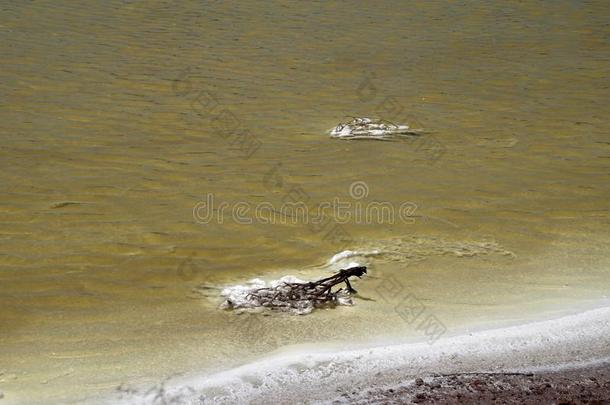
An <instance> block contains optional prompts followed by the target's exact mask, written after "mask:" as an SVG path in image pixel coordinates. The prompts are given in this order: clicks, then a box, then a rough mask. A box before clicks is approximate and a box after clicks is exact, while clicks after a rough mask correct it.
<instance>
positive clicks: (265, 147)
mask: <svg viewBox="0 0 610 405" xmlns="http://www.w3.org/2000/svg"><path fill="white" fill-rule="evenodd" d="M1 8H2V12H1V14H0V37H1V38H2V40H1V41H0V54H1V56H2V58H1V59H2V62H1V63H2V68H1V69H0V102H1V106H2V107H1V109H0V137H1V141H2V142H1V143H2V145H1V147H0V148H1V149H0V151H1V152H0V155H1V160H0V162H1V163H0V164H1V170H0V185H1V186H2V199H1V201H0V217H1V225H0V240H1V245H0V246H1V247H0V300H1V301H0V302H1V305H0V333H1V341H0V389H2V390H3V391H4V392H5V396H6V400H11V399H13V400H15V399H20V400H22V401H30V402H31V401H35V402H40V401H41V400H43V399H44V401H45V402H61V401H78V400H83V398H87V397H90V396H95V395H98V394H99V393H103V392H107V391H111V390H113V389H115V388H116V387H117V386H119V385H120V384H121V383H127V384H139V383H143V384H147V383H151V384H152V383H156V382H158V381H159V380H161V379H162V378H163V377H165V376H168V375H172V374H176V373H181V372H193V371H197V370H200V371H205V370H212V369H220V368H226V367H230V366H233V365H238V364H242V363H243V362H245V361H248V360H250V359H254V358H256V357H258V356H261V355H264V354H266V353H269V352H271V351H273V350H275V349H277V348H278V347H280V346H284V345H289V344H299V343H307V342H313V341H318V342H319V341H328V342H335V343H337V344H340V345H346V344H348V343H354V344H355V343H363V342H371V341H377V342H384V341H397V340H402V341H404V340H409V339H413V340H417V339H426V338H427V337H428V336H427V335H426V330H422V329H421V328H418V322H420V320H422V319H428V318H429V317H434V319H437V320H438V321H439V322H440V323H441V324H442V327H443V328H445V329H446V332H445V333H446V334H451V333H458V332H459V331H460V330H463V329H464V328H466V327H477V325H478V326H480V325H488V324H490V323H498V324H502V323H506V322H515V321H518V320H522V319H525V318H528V317H535V316H537V315H536V314H538V315H539V314H543V313H548V312H549V311H559V310H570V308H576V307H577V306H579V305H582V304H583V303H586V302H589V301H590V300H595V299H599V298H601V297H603V296H605V295H607V294H608V292H609V291H610V277H609V276H610V267H609V265H610V254H609V253H610V252H609V249H608V246H609V242H610V233H609V232H608V230H609V225H610V211H609V210H610V205H609V201H610V190H609V184H610V170H609V168H610V137H609V134H608V121H607V117H608V115H609V113H610V111H609V108H608V85H609V83H608V62H609V55H610V44H609V43H608V36H607V30H608V20H609V17H610V10H609V7H608V4H607V2H604V1H592V2H586V3H584V2H577V1H559V2H551V1H548V2H533V1H525V2H520V3H518V4H504V3H503V4H501V5H490V4H489V3H488V2H483V1H476V2H468V3H466V4H462V2H446V1H414V2H408V3H405V2H399V1H387V2H384V3H382V4H381V3H380V4H377V3H375V4H374V5H373V4H368V5H365V4H363V3H356V2H346V3H344V2H341V3H340V2H326V1H319V2H292V1H281V2H242V3H239V4H235V3H225V2H219V1H210V2H207V1H185V2H180V3H179V4H178V3H174V2H169V1H156V0H149V1H122V2H120V1H112V2H102V1H94V2H88V3H87V4H76V3H74V2H67V1H53V2H51V1H38V2H22V1H4V2H3V5H2V6H1ZM346 116H366V117H371V116H372V117H378V118H382V119H386V120H389V121H391V122H397V123H408V124H410V125H412V126H414V127H422V128H425V129H426V133H425V135H424V136H422V137H420V139H418V140H416V141H397V142H372V141H341V140H333V139H330V138H329V137H328V134H327V133H326V131H327V130H328V129H330V128H332V127H334V126H335V125H337V124H338V123H339V122H345V121H347V120H349V118H347V117H346ZM355 182H359V183H355ZM210 195H213V198H214V204H215V206H214V207H215V210H214V211H211V213H212V214H213V215H211V217H210V218H211V219H210V218H208V219H210V220H209V221H201V220H200V221H199V222H198V221H196V220H195V219H194V217H193V208H194V207H196V206H197V204H198V203H199V204H200V205H199V206H198V207H200V208H201V207H204V208H205V207H209V204H208V205H207V206H205V205H201V204H203V203H204V202H206V203H207V201H208V200H207V198H208V196H210ZM335 199H338V200H340V201H341V202H342V203H347V204H350V207H351V208H350V209H352V210H355V209H356V207H357V203H359V204H361V206H363V207H364V206H367V204H369V203H372V202H378V203H384V204H386V206H388V207H392V208H393V209H395V213H396V217H395V218H394V221H392V222H393V223H389V221H381V222H383V223H378V222H379V221H369V222H373V223H368V224H367V223H366V221H365V220H357V219H356V218H355V217H353V216H352V218H350V219H349V220H348V221H343V219H345V218H344V217H340V216H338V215H336V214H337V213H332V212H331V213H329V214H328V215H327V216H326V220H327V221H328V222H325V223H324V224H325V227H322V226H321V225H320V226H312V225H311V224H307V223H304V222H305V221H300V220H298V218H297V220H296V221H294V223H293V221H283V223H282V221H275V223H265V222H269V221H263V220H260V218H254V214H255V207H257V206H260V205H261V204H263V206H265V207H267V208H268V207H269V206H272V207H273V209H280V208H278V207H281V204H282V203H285V202H295V201H302V202H304V203H306V204H307V205H308V206H309V207H313V206H317V205H319V204H323V203H325V202H333V201H334V200H335ZM220 204H224V205H226V206H228V207H229V208H225V209H221V206H220ZM240 204H241V205H240ZM403 204H407V205H406V207H408V209H407V212H408V218H406V220H403V219H404V218H402V217H400V216H399V214H400V212H399V207H401V205H403ZM239 206H241V207H247V209H248V211H239V213H240V218H242V219H243V218H245V219H244V220H243V221H241V222H248V221H247V219H248V218H250V219H253V218H254V219H253V220H252V223H250V224H245V223H238V221H235V220H234V219H232V212H233V211H232V210H233V209H235V207H239ZM241 209H244V210H245V209H246V208H241ZM197 212H198V214H199V215H200V217H205V215H206V212H205V209H204V210H203V211H201V210H200V211H197ZM244 212H246V214H244ZM269 212H271V211H267V213H269ZM350 212H355V211H350ZM354 215H355V214H354ZM204 219H205V218H204ZM200 222H207V223H205V224H204V223H200ZM341 222H345V223H341ZM344 249H351V250H367V249H368V251H372V250H375V249H378V250H381V251H383V254H378V255H371V256H370V257H368V258H367V260H368V261H369V266H370V269H369V276H368V277H366V278H365V279H363V280H362V281H359V282H357V283H356V284H355V286H356V288H357V289H358V290H359V292H360V294H361V297H362V299H357V300H356V305H355V306H353V307H341V308H337V309H335V310H326V311H316V312H314V313H312V314H311V315H308V316H302V317H294V316H293V317H291V316H251V315H248V314H244V315H239V316H236V315H235V314H233V313H231V312H225V311H220V310H218V309H217V307H216V304H217V302H216V301H215V300H214V299H213V292H214V291H215V290H214V288H216V287H218V286H222V285H226V284H237V283H242V282H244V281H245V280H248V279H250V278H253V277H262V278H267V279H272V278H278V277H280V276H282V275H286V274H293V275H295V276H298V277H300V278H305V279H312V278H315V277H319V276H323V275H326V274H328V273H329V269H328V268H327V267H324V264H325V263H326V262H327V261H328V260H329V259H330V258H331V257H332V256H333V255H334V254H336V253H338V252H340V251H342V250H344ZM202 284H204V285H206V286H208V287H210V288H208V289H204V290H205V291H206V293H205V294H202V293H201V291H202V290H201V288H199V289H196V287H199V286H201V285H202ZM194 289H195V290H194ZM210 291H211V292H210ZM210 294H211V295H212V298H210ZM206 295H207V296H206ZM409 300H411V301H409ZM412 300H415V301H412ZM405 302H412V303H413V302H414V303H416V304H412V305H411V308H414V307H415V308H420V309H421V308H423V310H422V312H421V318H418V319H415V320H414V318H412V317H411V318H410V316H413V313H410V314H411V315H409V313H407V312H405V309H404V307H405ZM401 305H402V306H401ZM414 305H415V306H414ZM414 313H419V312H417V311H415V312H414Z"/></svg>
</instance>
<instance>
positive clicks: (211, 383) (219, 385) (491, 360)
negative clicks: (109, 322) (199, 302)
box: [100, 306, 610, 404]
mask: <svg viewBox="0 0 610 405" xmlns="http://www.w3.org/2000/svg"><path fill="white" fill-rule="evenodd" d="M609 363H610V307H608V306H605V307H602V308H597V309H593V310H588V311H585V312H582V313H579V314H576V315H569V316H564V317H561V318H557V319H551V320H546V321H540V322H532V323H527V324H523V325H518V326H512V327H508V328H500V329H492V330H486V331H479V332H473V333H469V334H464V335H460V336H454V337H448V338H443V339H440V340H438V341H437V342H436V343H434V344H433V345H429V344H427V343H423V342H422V343H410V344H400V345H390V346H383V347H373V348H367V349H358V350H346V351H337V350H336V349H335V350H332V349H329V348H321V347H299V348H294V349H291V350H286V351H284V352H282V353H279V354H277V355H275V356H271V357H268V358H265V359H262V360H260V361H256V362H253V363H250V364H246V365H244V366H241V367H238V368H235V369H231V370H228V371H225V372H221V373H217V374H214V375H208V376H197V375H193V376H189V377H182V378H176V379H173V380H171V381H167V382H166V383H165V384H163V385H162V386H158V387H156V388H155V387H153V388H151V389H148V390H146V391H145V390H138V389H135V390H134V389H126V388H125V387H123V390H122V391H121V392H118V393H117V394H115V395H114V396H113V397H112V398H106V399H105V400H103V401H100V402H104V403H115V402H122V403H130V404H133V403H151V402H152V401H153V398H154V397H155V396H158V395H159V393H160V392H161V393H162V396H163V398H165V399H166V400H172V401H175V403H193V404H195V403H244V402H248V403H271V402H273V403H290V402H294V401H297V402H308V403H334V402H337V403H341V402H346V401H347V402H358V401H360V402H361V403H367V402H371V401H376V400H379V402H381V403H386V402H387V401H389V403H392V401H398V402H405V401H409V400H412V399H416V400H418V401H419V400H421V401H425V400H428V398H430V400H433V399H432V398H435V397H438V398H443V396H445V397H446V398H448V399H451V398H454V397H455V398H457V395H458V394H460V395H462V396H463V398H462V399H463V400H470V399H472V400H473V401H477V399H476V398H479V399H481V398H483V399H485V400H487V399H489V400H491V398H492V397H489V398H488V397H487V396H485V397H477V396H476V395H479V394H477V393H478V391H477V388H476V387H478V388H480V389H481V392H486V394H485V395H488V394H489V395H495V396H496V399H498V398H501V400H508V397H506V395H509V393H510V392H516V391H519V390H521V388H527V391H529V392H530V394H529V395H534V394H532V393H533V392H538V391H540V392H541V393H542V394H541V395H544V396H541V397H539V398H542V399H549V400H550V398H551V397H550V395H551V394H552V393H553V392H555V391H557V389H555V388H553V387H562V389H563V387H567V389H568V391H569V392H568V393H567V394H569V395H568V396H565V398H569V400H570V401H578V400H579V399H578V398H580V397H575V396H570V395H576V394H578V395H580V394H581V391H580V390H581V389H583V390H584V391H582V394H583V395H588V394H586V393H587V392H589V394H590V395H589V396H588V397H587V398H590V399H597V398H600V395H601V394H602V393H603V392H605V391H607V388H608V386H607V384H606V382H607V376H608V364H609ZM574 370H580V371H574ZM578 373H581V374H578ZM441 375H444V376H441ZM579 376H580V377H579ZM591 377H592V378H595V379H596V380H597V382H598V384H599V387H598V386H596V385H595V384H594V380H590V378H591ZM417 378H422V379H423V384H421V385H417V384H416V381H417ZM545 379H546V380H549V381H545ZM568 381H574V384H572V385H570V384H567V383H566V382H568ZM547 383H548V384H551V387H547V386H546V385H545V384H547ZM426 384H429V385H430V386H428V385H426ZM473 384H474V385H473ZM541 384H542V385H541ZM553 384H554V385H553ZM437 385H439V386H438V387H437ZM459 386H461V387H462V388H459ZM474 386H476V387H474ZM499 386H502V387H504V391H506V393H500V392H496V391H494V389H496V388H494V387H499ZM320 387H324V389H320ZM473 387H474V388H473ZM509 387H513V388H510V389H509ZM570 387H571V388H570ZM583 387H584V388H583ZM453 388H455V389H453ZM436 390H438V391H437V393H434V392H435V391H436ZM497 390H499V388H497ZM511 390H512V391H511ZM471 391H472V392H471ZM418 394H422V395H420V397H419V399H418V397H417V395H418ZM503 395H504V396H503ZM523 395H528V394H527V393H526V390H523ZM511 398H512V397H511ZM515 398H517V397H515ZM524 398H525V397H524ZM531 398H533V397H531ZM562 398H564V397H562ZM583 400H584V397H583ZM500 402H501V401H500Z"/></svg>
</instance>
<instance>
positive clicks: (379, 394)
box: [333, 362, 610, 404]
mask: <svg viewBox="0 0 610 405" xmlns="http://www.w3.org/2000/svg"><path fill="white" fill-rule="evenodd" d="M609 402H610V362H605V363H603V364H600V365H590V366H588V367H579V368H566V369H563V370H557V371H547V372H537V373H469V374H452V375H432V376H425V377H424V378H421V377H418V378H417V379H415V380H412V379H411V380H408V381H404V382H403V383H402V384H400V385H398V386H395V387H392V388H387V387H385V388H378V389H375V388H374V387H370V388H369V389H367V390H366V392H365V393H355V394H354V393H344V394H342V396H341V399H339V400H336V401H334V402H333V403H335V404H340V403H350V404H405V403H415V404H434V403H443V404H464V403H472V404H480V403H498V404H539V403H554V404H581V403H582V404H587V403H588V404H603V403H609Z"/></svg>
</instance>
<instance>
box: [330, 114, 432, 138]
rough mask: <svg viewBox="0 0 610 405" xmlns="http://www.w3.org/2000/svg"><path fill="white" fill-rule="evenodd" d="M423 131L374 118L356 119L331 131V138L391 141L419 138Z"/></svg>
mask: <svg viewBox="0 0 610 405" xmlns="http://www.w3.org/2000/svg"><path fill="white" fill-rule="evenodd" d="M421 132H422V130H421V129H414V128H410V127H409V126H408V125H397V124H394V123H392V122H389V121H385V120H380V119H372V118H354V119H352V120H351V121H349V122H347V123H341V124H339V125H337V126H336V127H334V128H333V129H331V130H330V137H331V138H338V139H375V140H381V141H387V140H391V139H392V138H396V137H401V136H417V135H419V134H420V133H421Z"/></svg>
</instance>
